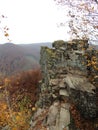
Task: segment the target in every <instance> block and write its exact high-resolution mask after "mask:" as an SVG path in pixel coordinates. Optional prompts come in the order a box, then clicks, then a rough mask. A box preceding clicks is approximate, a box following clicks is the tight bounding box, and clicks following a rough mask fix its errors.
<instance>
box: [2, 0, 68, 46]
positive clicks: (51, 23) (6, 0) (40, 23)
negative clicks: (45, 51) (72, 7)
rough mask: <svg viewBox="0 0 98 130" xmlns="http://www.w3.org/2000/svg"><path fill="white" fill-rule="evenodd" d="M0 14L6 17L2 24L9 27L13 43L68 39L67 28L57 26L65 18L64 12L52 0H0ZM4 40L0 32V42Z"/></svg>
mask: <svg viewBox="0 0 98 130" xmlns="http://www.w3.org/2000/svg"><path fill="white" fill-rule="evenodd" d="M0 14H4V15H6V16H7V17H8V18H7V19H6V20H5V21H2V24H3V25H7V26H8V27H9V28H10V30H9V35H10V39H11V40H12V42H13V43H17V44H18V43H36V42H52V41H54V40H60V39H62V40H67V39H68V36H67V35H66V32H67V28H65V27H58V26H57V25H58V23H59V22H61V21H64V20H65V12H64V11H62V10H61V9H59V8H57V6H56V5H55V3H54V1H53V0H0ZM0 26H1V25H0ZM5 42H7V40H6V39H5V38H4V37H3V36H2V35H1V32H0V43H5Z"/></svg>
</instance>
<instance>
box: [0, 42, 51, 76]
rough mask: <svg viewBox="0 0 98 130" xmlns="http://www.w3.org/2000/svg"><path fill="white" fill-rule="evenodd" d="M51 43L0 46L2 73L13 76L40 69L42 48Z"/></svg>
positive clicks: (0, 68)
mask: <svg viewBox="0 0 98 130" xmlns="http://www.w3.org/2000/svg"><path fill="white" fill-rule="evenodd" d="M45 45H46V46H49V47H51V43H48V42H47V43H36V44H13V43H5V44H1V45H0V73H3V74H5V75H11V74H14V73H17V72H21V71H25V70H29V69H35V68H37V67H39V59H40V47H41V46H45Z"/></svg>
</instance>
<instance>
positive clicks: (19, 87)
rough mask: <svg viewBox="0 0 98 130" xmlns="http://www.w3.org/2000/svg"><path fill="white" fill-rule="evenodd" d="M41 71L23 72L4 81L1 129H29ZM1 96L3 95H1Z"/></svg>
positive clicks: (0, 110)
mask: <svg viewBox="0 0 98 130" xmlns="http://www.w3.org/2000/svg"><path fill="white" fill-rule="evenodd" d="M40 79H41V73H40V70H39V69H38V70H30V71H28V72H22V73H20V74H17V75H14V76H12V77H9V78H5V79H4V80H3V84H2V85H3V86H2V92H3V96H1V98H0V101H1V102H0V103H1V104H0V108H1V109H0V127H5V126H9V127H10V128H11V130H27V129H29V127H30V126H29V121H30V118H31V116H32V113H33V112H34V105H35V102H36V100H37V98H38V97H37V92H38V82H39V80H40ZM0 95H1V93H0Z"/></svg>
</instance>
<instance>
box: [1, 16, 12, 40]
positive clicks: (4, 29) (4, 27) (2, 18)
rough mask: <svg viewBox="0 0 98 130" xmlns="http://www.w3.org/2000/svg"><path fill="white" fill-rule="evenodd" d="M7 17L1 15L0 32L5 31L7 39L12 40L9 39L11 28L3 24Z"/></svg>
mask: <svg viewBox="0 0 98 130" xmlns="http://www.w3.org/2000/svg"><path fill="white" fill-rule="evenodd" d="M6 18H7V17H6V16H5V15H1V16H0V32H1V33H3V35H4V37H5V38H7V41H10V39H9V33H8V31H9V28H8V27H7V26H6V25H5V26H2V22H3V20H4V19H6Z"/></svg>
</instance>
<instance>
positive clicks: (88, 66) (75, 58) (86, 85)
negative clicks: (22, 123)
mask: <svg viewBox="0 0 98 130" xmlns="http://www.w3.org/2000/svg"><path fill="white" fill-rule="evenodd" d="M40 55H41V57H40V65H41V71H42V76H43V78H42V81H40V83H39V100H38V102H37V103H36V105H35V107H36V108H37V110H36V112H35V114H34V116H33V117H32V121H31V129H32V130H39V129H40V130H95V129H96V130H97V129H98V122H97V121H98V111H97V110H98V106H97V105H98V52H97V51H96V50H94V49H90V48H89V44H88V41H87V40H76V39H75V40H72V41H69V42H65V41H62V40H60V41H55V42H54V43H53V44H52V48H48V47H45V46H43V47H41V52H40Z"/></svg>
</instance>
